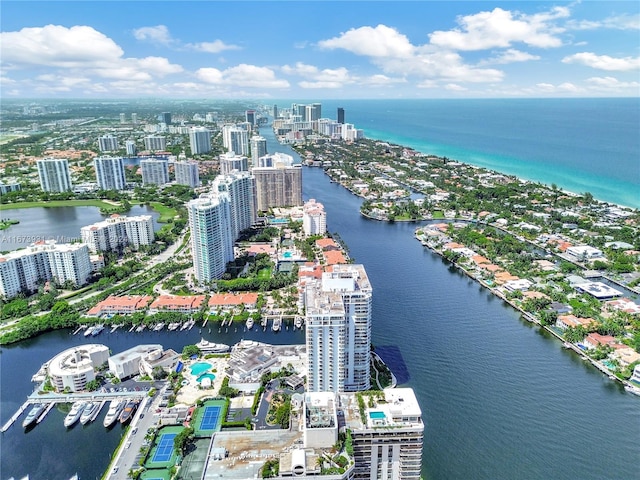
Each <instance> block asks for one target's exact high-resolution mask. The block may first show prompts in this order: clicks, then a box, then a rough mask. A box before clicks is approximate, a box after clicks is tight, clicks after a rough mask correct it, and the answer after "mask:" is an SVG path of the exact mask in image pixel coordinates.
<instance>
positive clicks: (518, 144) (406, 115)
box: [276, 98, 640, 207]
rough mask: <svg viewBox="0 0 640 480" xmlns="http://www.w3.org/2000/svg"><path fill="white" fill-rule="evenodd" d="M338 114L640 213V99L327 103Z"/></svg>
mask: <svg viewBox="0 0 640 480" xmlns="http://www.w3.org/2000/svg"><path fill="white" fill-rule="evenodd" d="M298 102H299V103H305V101H298ZM276 103H277V104H278V105H279V106H281V107H285V106H290V105H291V102H289V101H287V102H285V101H282V102H276ZM306 103H309V102H306ZM337 107H343V108H344V109H345V116H346V122H348V123H353V124H354V125H355V126H356V127H357V128H361V129H363V130H364V132H365V135H366V136H367V137H368V138H375V139H382V140H385V141H388V142H392V143H396V144H400V145H405V146H408V147H411V148H414V149H416V150H418V151H420V152H423V153H431V154H436V155H440V156H446V157H449V158H451V159H455V160H458V161H461V162H465V163H469V164H472V165H477V166H480V167H485V168H490V169H493V170H497V171H500V172H504V173H508V174H512V175H517V176H518V177H521V178H524V179H527V180H533V181H536V182H541V183H545V184H547V185H551V184H555V185H557V186H558V187H560V188H562V189H565V190H568V191H571V192H575V193H584V192H590V193H591V194H593V196H594V197H595V198H597V199H600V200H604V201H608V202H614V203H618V204H622V205H627V206H631V207H640V99H639V98H590V99H491V100H489V99H487V100H346V101H329V100H324V101H323V102H322V116H323V117H327V118H333V119H335V118H336V116H337V115H336V109H337Z"/></svg>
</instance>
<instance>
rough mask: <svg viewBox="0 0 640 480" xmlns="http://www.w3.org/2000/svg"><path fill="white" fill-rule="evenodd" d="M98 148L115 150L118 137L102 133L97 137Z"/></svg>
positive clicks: (105, 150)
mask: <svg viewBox="0 0 640 480" xmlns="http://www.w3.org/2000/svg"><path fill="white" fill-rule="evenodd" d="M98 148H99V149H100V151H101V152H115V151H117V150H118V148H120V147H119V145H118V138H117V137H114V136H113V135H103V136H101V137H98Z"/></svg>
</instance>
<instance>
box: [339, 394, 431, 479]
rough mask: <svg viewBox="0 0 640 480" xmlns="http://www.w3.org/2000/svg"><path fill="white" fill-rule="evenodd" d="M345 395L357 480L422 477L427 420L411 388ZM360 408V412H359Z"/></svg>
mask: <svg viewBox="0 0 640 480" xmlns="http://www.w3.org/2000/svg"><path fill="white" fill-rule="evenodd" d="M362 395H363V397H364V401H365V408H364V412H363V413H364V418H361V417H360V408H359V405H358V399H357V395H356V394H347V395H342V396H341V399H342V400H343V401H348V402H349V403H348V404H347V405H343V407H345V408H344V410H343V412H344V416H345V423H346V425H347V428H348V429H349V430H350V432H351V438H352V441H353V459H354V461H355V471H354V480H372V479H385V480H420V478H421V477H420V473H421V470H422V449H423V446H422V444H423V440H424V423H423V421H422V411H421V409H420V405H419V404H418V400H417V399H416V396H415V393H414V392H413V390H412V389H411V388H386V389H384V390H383V392H382V395H380V394H378V395H376V394H373V395H366V394H362ZM356 412H357V413H356Z"/></svg>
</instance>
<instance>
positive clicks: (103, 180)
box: [93, 156, 127, 190]
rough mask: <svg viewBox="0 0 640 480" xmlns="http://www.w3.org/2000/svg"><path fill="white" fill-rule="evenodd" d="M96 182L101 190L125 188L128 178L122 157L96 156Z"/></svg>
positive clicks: (94, 164) (94, 162) (94, 163)
mask: <svg viewBox="0 0 640 480" xmlns="http://www.w3.org/2000/svg"><path fill="white" fill-rule="evenodd" d="M93 166H94V168H95V170H96V182H97V183H98V188H100V189H101V190H125V189H126V188H127V180H126V178H125V175H124V164H123V162H122V157H108V156H102V157H96V158H94V159H93Z"/></svg>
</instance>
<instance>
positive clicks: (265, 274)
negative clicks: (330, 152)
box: [258, 268, 271, 279]
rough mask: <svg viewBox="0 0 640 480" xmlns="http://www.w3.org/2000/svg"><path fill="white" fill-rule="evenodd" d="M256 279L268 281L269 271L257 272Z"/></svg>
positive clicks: (265, 269) (268, 269)
mask: <svg viewBox="0 0 640 480" xmlns="http://www.w3.org/2000/svg"><path fill="white" fill-rule="evenodd" d="M258 278H261V279H268V278H271V269H270V268H263V269H261V270H260V271H259V272H258Z"/></svg>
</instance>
